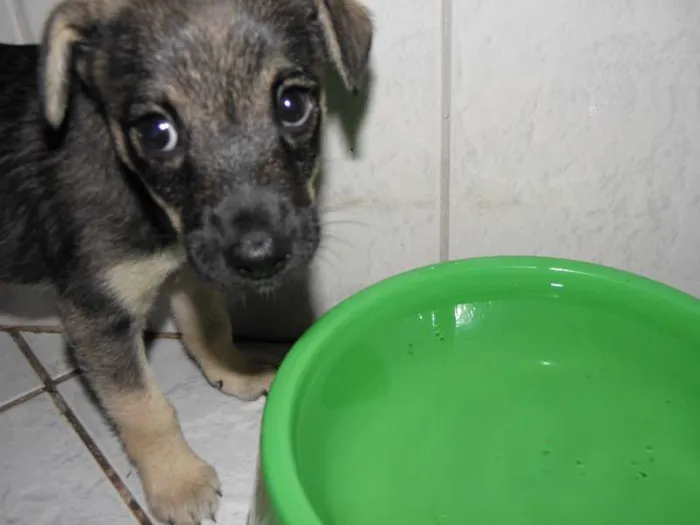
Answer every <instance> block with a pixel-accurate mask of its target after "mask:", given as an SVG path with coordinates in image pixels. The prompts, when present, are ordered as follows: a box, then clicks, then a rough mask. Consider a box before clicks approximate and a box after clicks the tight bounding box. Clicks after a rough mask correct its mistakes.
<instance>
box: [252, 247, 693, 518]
mask: <svg viewBox="0 0 700 525" xmlns="http://www.w3.org/2000/svg"><path fill="white" fill-rule="evenodd" d="M485 270H488V271H494V270H501V271H508V270H520V271H523V270H525V271H527V270H532V271H539V272H542V271H547V272H556V271H559V272H569V273H577V274H583V275H584V276H588V277H593V278H596V279H601V280H602V281H608V282H611V283H615V284H617V285H623V286H624V287H626V288H629V289H635V290H637V291H641V292H643V293H645V294H649V295H652V296H654V297H655V299H657V300H659V301H663V302H666V303H668V304H671V303H673V304H674V305H675V307H676V308H682V309H688V310H689V311H691V310H694V311H695V313H696V314H697V315H700V299H698V298H696V297H693V296H691V295H689V294H687V293H685V292H682V291H680V290H678V289H677V288H674V287H672V286H669V285H666V284H663V283H661V282H658V281H655V280H653V279H650V278H647V277H643V276H641V275H638V274H635V273H631V272H628V271H624V270H618V269H615V268H612V267H609V266H605V265H601V264H597V263H591V262H584V261H579V260H574V259H565V258H555V257H541V256H517V255H504V256H490V257H475V258H469V259H458V260H453V261H445V262H439V263H436V264H432V265H428V266H422V267H419V268H416V269H412V270H408V271H405V272H402V273H399V274H397V275H394V276H392V277H389V278H386V279H384V280H381V281H379V282H377V283H375V284H372V285H370V286H368V287H367V288H364V289H362V290H360V291H358V292H356V293H355V294H353V295H351V296H350V297H348V298H346V299H345V300H343V301H341V302H340V303H338V304H337V305H336V306H335V307H333V308H332V309H330V310H329V311H328V312H327V313H326V314H324V315H322V316H321V318H320V319H318V320H317V321H316V322H315V323H314V324H313V326H312V327H310V328H309V330H308V331H307V332H306V333H305V334H303V335H302V337H301V338H300V339H299V340H298V341H297V342H296V343H295V344H294V345H293V346H292V349H291V350H290V352H289V354H288V355H287V357H286V358H285V359H284V362H283V363H282V365H281V366H280V369H279V371H278V373H277V376H276V378H275V380H274V382H273V385H272V388H271V390H270V393H269V395H268V399H267V403H266V405H265V408H264V413H263V421H262V426H261V452H260V455H261V458H260V462H261V467H262V468H261V475H262V477H263V480H262V481H263V483H264V486H265V490H266V492H267V497H268V498H269V503H270V505H271V506H272V508H273V509H274V513H275V515H276V517H277V518H278V519H279V520H280V524H281V525H298V524H303V525H324V524H323V522H322V521H321V518H320V517H319V516H318V514H317V513H316V511H315V510H314V508H313V505H312V504H311V501H310V500H309V498H308V497H307V495H306V492H305V490H304V487H303V485H302V482H301V480H300V479H299V476H298V475H297V474H298V473H297V467H296V461H295V453H294V445H293V436H292V431H293V428H294V414H295V411H296V406H297V403H298V400H299V397H298V396H299V386H300V384H302V380H303V379H304V376H305V374H306V373H307V372H308V371H309V369H310V368H311V367H312V366H313V362H314V358H315V355H316V354H317V353H318V351H319V350H320V349H321V348H322V347H323V346H324V342H325V341H326V340H327V339H328V338H329V337H332V334H333V333H334V331H335V328H336V327H338V326H341V325H343V324H345V323H346V322H348V320H350V319H352V318H353V317H355V316H357V315H358V314H361V312H363V311H366V308H367V307H368V306H369V305H371V304H372V303H375V302H376V301H379V300H382V299H386V298H388V297H391V296H393V295H394V294H395V293H400V292H401V291H402V290H404V291H405V289H406V288H414V287H416V286H424V285H425V284H426V283H427V282H428V281H431V280H433V279H437V278H440V279H444V278H445V277H449V276H454V277H458V276H463V275H464V274H465V273H467V272H469V273H471V272H478V271H485Z"/></svg>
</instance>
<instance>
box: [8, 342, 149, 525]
mask: <svg viewBox="0 0 700 525" xmlns="http://www.w3.org/2000/svg"><path fill="white" fill-rule="evenodd" d="M9 334H10V336H11V337H12V339H13V340H14V342H15V344H16V345H17V346H18V347H19V349H20V350H21V351H22V353H23V354H24V357H25V358H26V359H27V360H28V361H29V364H30V365H31V366H32V368H33V369H34V371H35V372H36V374H37V375H38V376H39V378H40V379H41V381H42V382H43V383H44V389H45V391H46V392H47V393H48V394H49V396H50V397H51V400H52V401H53V403H54V405H55V406H56V408H57V410H58V411H59V412H60V414H61V415H62V416H63V417H65V418H66V420H67V421H68V423H69V425H70V426H71V427H72V428H73V430H74V431H75V433H76V434H77V435H78V438H79V439H80V440H81V441H82V442H83V445H85V447H86V448H87V450H88V452H89V453H90V454H91V455H92V457H93V458H94V459H95V461H96V462H97V464H98V466H99V467H100V469H101V470H102V472H104V474H105V476H107V479H108V480H109V481H110V482H111V483H112V485H113V486H114V489H115V490H116V491H117V493H118V494H119V496H120V497H121V498H122V500H123V501H124V504H125V505H126V506H127V507H128V508H129V510H130V511H131V513H132V514H133V515H134V518H135V519H136V520H137V522H138V523H139V524H140V525H153V523H152V522H151V520H150V518H149V517H148V515H147V514H146V512H145V511H144V510H143V508H142V507H141V505H140V504H139V503H138V501H137V500H136V498H134V496H133V495H132V494H131V492H130V491H129V489H128V488H127V486H126V484H125V483H124V482H123V481H122V479H121V478H120V477H119V475H118V474H117V473H116V471H115V469H114V467H112V465H111V463H110V462H109V460H108V459H107V457H106V456H105V455H104V454H103V453H102V451H101V450H100V448H99V447H98V446H97V443H95V441H94V440H93V439H92V437H91V436H90V434H89V432H88V431H87V429H86V428H85V426H84V425H83V424H82V423H81V422H80V419H79V418H78V416H76V415H75V412H73V410H72V409H71V407H70V406H69V405H68V403H67V402H66V400H65V399H64V398H63V396H62V395H61V393H60V392H59V391H58V389H57V388H56V382H55V381H54V380H53V379H52V378H51V375H50V374H49V372H48V371H47V370H46V368H44V366H43V365H42V364H41V362H40V361H39V359H38V358H37V357H36V355H34V352H33V351H32V349H31V347H30V346H29V343H27V341H26V340H25V339H24V337H22V334H20V333H19V332H17V331H10V332H9Z"/></svg>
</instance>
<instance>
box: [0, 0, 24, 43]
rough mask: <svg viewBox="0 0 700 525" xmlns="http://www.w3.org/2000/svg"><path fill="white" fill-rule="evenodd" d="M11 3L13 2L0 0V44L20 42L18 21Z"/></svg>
mask: <svg viewBox="0 0 700 525" xmlns="http://www.w3.org/2000/svg"><path fill="white" fill-rule="evenodd" d="M13 2H14V0H0V42H3V43H8V44H18V43H21V42H22V35H21V34H20V19H19V17H18V16H17V13H16V11H15V7H14V4H13Z"/></svg>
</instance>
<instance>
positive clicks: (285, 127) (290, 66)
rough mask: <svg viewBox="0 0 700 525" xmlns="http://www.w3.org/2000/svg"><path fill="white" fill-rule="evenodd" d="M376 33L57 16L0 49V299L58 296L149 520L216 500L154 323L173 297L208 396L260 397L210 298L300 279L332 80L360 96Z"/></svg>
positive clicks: (216, 11) (210, 511) (239, 6)
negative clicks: (24, 40)
mask: <svg viewBox="0 0 700 525" xmlns="http://www.w3.org/2000/svg"><path fill="white" fill-rule="evenodd" d="M372 32H373V30H372V23H371V20H370V17H369V15H368V12H367V11H366V9H365V8H364V7H362V6H361V5H359V4H357V3H356V2H355V0H64V1H63V2H62V3H60V4H59V5H58V6H57V7H56V8H55V9H54V11H53V12H52V14H51V15H50V18H49V20H48V22H47V24H46V27H45V31H44V37H43V42H42V44H41V45H40V46H11V45H0V64H1V66H0V136H1V138H2V140H0V281H3V282H11V283H20V284H42V285H47V286H50V287H53V288H54V289H55V291H56V292H57V294H58V297H59V311H60V314H61V318H62V321H63V324H64V328H65V333H66V338H67V341H68V343H69V344H70V346H71V347H72V348H73V350H74V352H75V355H76V358H77V360H78V362H79V364H80V366H81V368H82V369H83V370H84V373H85V377H86V378H87V380H88V383H89V384H90V386H91V388H92V389H93V390H94V392H95V394H96V397H97V399H98V400H99V401H100V403H101V404H102V406H103V408H104V409H105V411H106V413H107V414H108V416H109V417H110V419H111V420H112V421H113V423H114V425H115V428H116V429H117V431H118V433H119V436H120V438H121V440H122V443H123V444H124V447H125V449H126V451H127V453H128V454H129V456H130V458H131V460H132V461H133V462H134V464H135V466H136V467H137V470H138V472H139V475H140V477H141V480H142V483H143V486H144V489H145V492H146V496H147V499H148V503H149V506H150V508H151V510H152V513H153V514H154V516H155V517H156V518H158V519H159V520H162V521H164V522H170V523H174V524H177V525H184V524H194V523H200V522H201V521H202V520H204V519H209V518H210V517H213V516H214V515H215V514H216V511H217V509H218V506H219V498H220V497H221V492H220V484H219V479H218V477H217V474H216V472H215V470H214V469H213V468H212V467H211V466H210V465H208V464H207V463H205V462H204V461H203V460H201V459H200V458H199V457H198V456H197V455H195V454H194V452H193V451H192V450H191V448H190V447H189V446H188V444H187V442H186V441H185V439H184V438H183V436H182V433H181V430H180V425H179V423H178V420H177V417H176V415H175V412H174V410H173V408H172V407H171V405H170V404H169V403H168V401H167V400H166V399H165V397H164V396H163V394H162V393H161V391H160V390H159V388H158V386H157V385H156V382H155V380H154V378H153V373H152V372H151V370H150V369H149V366H148V364H147V360H146V356H145V353H144V345H143V336H142V335H143V334H142V333H143V329H144V326H145V317H146V315H147V313H148V311H149V308H150V307H151V304H152V302H153V301H154V298H155V296H156V294H157V293H158V291H159V289H161V288H162V287H163V285H164V284H165V283H166V281H167V282H168V283H171V282H172V283H174V284H173V286H172V294H171V297H172V300H171V303H172V308H173V312H174V315H175V318H176V320H177V323H178V326H179V328H180V330H181V332H182V334H183V340H184V343H185V346H186V348H187V349H188V351H189V353H190V354H191V356H192V357H193V358H194V360H195V361H196V362H197V363H198V364H199V366H200V367H201V369H202V371H203V373H204V375H205V376H206V378H207V380H208V381H209V382H210V383H211V384H212V385H214V386H215V387H216V388H219V389H220V390H222V391H223V392H225V393H227V394H231V395H234V396H237V397H239V398H241V399H246V400H252V399H256V398H258V397H259V396H261V395H263V394H264V393H265V392H266V391H267V389H268V388H269V385H270V382H271V380H272V378H273V375H274V371H273V370H271V369H265V368H261V367H259V366H255V364H253V363H250V362H248V361H247V360H246V359H245V358H244V357H243V355H242V354H241V353H240V352H238V351H237V350H236V349H235V348H234V347H233V344H232V335H231V328H230V324H229V320H228V315H227V313H226V307H225V301H224V299H223V293H222V291H221V290H223V289H225V288H227V287H230V286H235V285H245V286H250V287H253V288H256V289H258V290H267V289H271V288H274V287H275V286H277V285H278V284H279V283H280V281H282V280H283V279H285V278H286V277H287V276H289V275H290V274H292V273H293V272H295V270H299V269H302V268H304V267H305V266H308V264H309V262H310V260H311V258H312V257H313V255H314V252H315V250H316V247H317V245H318V242H319V235H320V228H319V221H318V218H317V208H316V205H315V192H314V182H315V177H316V174H317V171H318V169H317V163H318V154H319V146H320V131H319V129H320V126H321V120H322V114H323V88H322V77H323V72H324V70H325V65H326V64H327V63H328V62H329V61H330V62H333V63H334V64H335V66H336V68H337V69H338V71H339V72H340V75H341V77H342V78H343V80H344V81H345V83H346V84H347V86H348V87H349V88H350V89H351V90H354V89H356V87H357V86H358V83H359V82H360V80H361V76H362V74H363V70H364V69H365V67H366V63H367V60H368V55H369V51H370V47H371V40H372ZM168 288H170V286H168Z"/></svg>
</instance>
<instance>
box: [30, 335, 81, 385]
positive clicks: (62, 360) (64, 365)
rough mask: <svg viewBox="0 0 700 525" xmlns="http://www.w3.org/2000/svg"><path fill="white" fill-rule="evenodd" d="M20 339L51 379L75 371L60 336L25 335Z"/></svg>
mask: <svg viewBox="0 0 700 525" xmlns="http://www.w3.org/2000/svg"><path fill="white" fill-rule="evenodd" d="M22 337H24V339H25V341H27V344H28V345H29V347H30V348H31V349H32V352H34V355H35V356H36V357H37V358H38V359H39V361H40V362H41V364H42V365H43V366H44V368H46V371H47V372H48V373H49V375H50V376H51V377H52V378H53V379H56V378H57V377H60V376H62V375H65V374H67V373H69V372H72V371H73V370H75V367H74V366H73V363H72V361H71V360H70V358H69V356H68V353H67V351H66V343H65V341H64V340H63V336H61V335H60V334H27V333H25V334H22Z"/></svg>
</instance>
